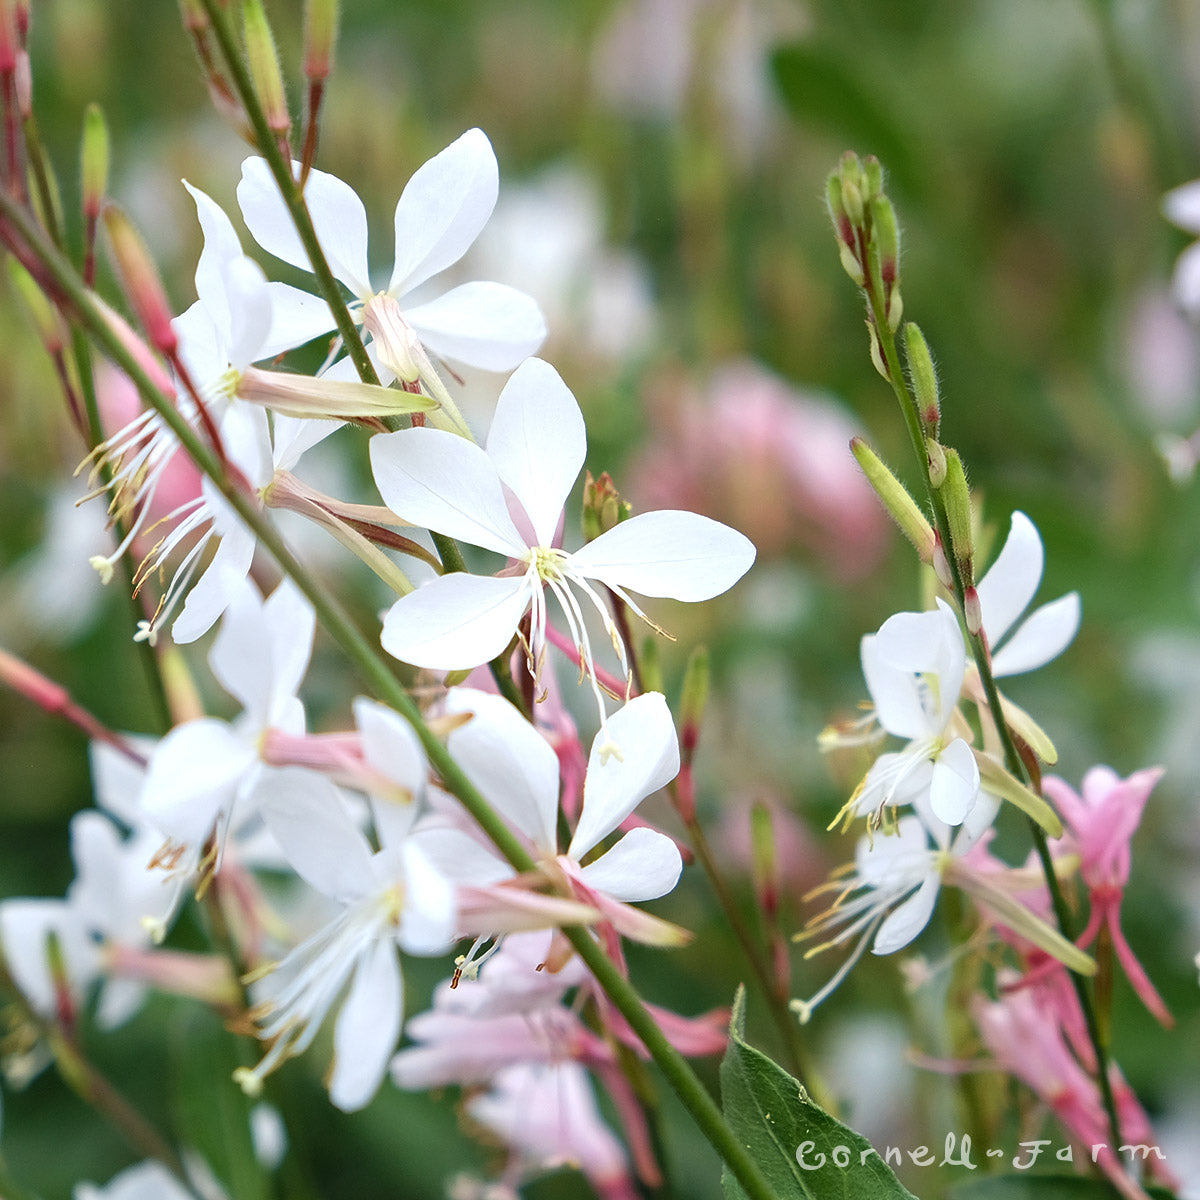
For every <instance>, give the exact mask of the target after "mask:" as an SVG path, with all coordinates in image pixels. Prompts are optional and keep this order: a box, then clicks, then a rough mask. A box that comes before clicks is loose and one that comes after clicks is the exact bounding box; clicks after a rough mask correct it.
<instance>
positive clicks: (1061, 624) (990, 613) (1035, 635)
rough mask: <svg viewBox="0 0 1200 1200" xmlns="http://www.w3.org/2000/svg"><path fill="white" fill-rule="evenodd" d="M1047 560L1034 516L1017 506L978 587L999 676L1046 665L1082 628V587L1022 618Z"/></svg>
mask: <svg viewBox="0 0 1200 1200" xmlns="http://www.w3.org/2000/svg"><path fill="white" fill-rule="evenodd" d="M1044 561H1045V553H1044V551H1043V549H1042V539H1041V538H1040V537H1039V536H1038V531H1037V529H1036V528H1035V526H1034V524H1033V522H1032V521H1031V520H1030V519H1029V518H1028V517H1027V516H1026V515H1025V514H1024V513H1023V512H1014V513H1013V515H1012V523H1011V525H1010V527H1009V531H1008V537H1007V538H1006V539H1005V542H1004V546H1003V548H1002V549H1001V551H1000V553H999V554H998V555H997V556H996V561H995V562H993V563H992V565H991V567H989V568H988V571H987V574H986V575H984V577H983V578H982V579H981V580H980V581H979V584H978V586H977V588H976V591H977V593H978V595H979V608H980V612H981V613H982V615H983V629H984V632H985V633H986V634H987V639H988V645H989V647H990V648H991V651H992V674H993V675H995V676H996V677H997V678H1000V677H1002V676H1005V675H1020V674H1022V673H1023V672H1025V671H1032V670H1034V669H1035V668H1036V667H1041V666H1044V665H1045V664H1046V663H1048V662H1049V661H1050V660H1051V659H1053V658H1056V657H1057V656H1058V655H1060V654H1061V653H1062V652H1063V651H1064V650H1065V649H1066V648H1067V646H1069V645H1070V644H1071V639H1072V638H1074V636H1075V634H1076V631H1077V630H1078V629H1079V593H1078V592H1068V593H1067V594H1066V595H1065V596H1060V597H1059V598H1058V599H1057V600H1053V601H1051V602H1050V603H1049V604H1043V605H1041V607H1039V608H1037V609H1035V610H1034V611H1033V612H1031V613H1030V614H1029V615H1028V616H1026V617H1025V618H1024V619H1020V618H1021V614H1022V613H1024V612H1025V610H1026V609H1027V608H1028V607H1029V604H1030V601H1032V600H1033V596H1034V593H1035V592H1036V591H1037V589H1038V584H1039V583H1041V581H1042V567H1043V564H1044Z"/></svg>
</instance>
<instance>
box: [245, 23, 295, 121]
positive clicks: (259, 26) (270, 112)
mask: <svg viewBox="0 0 1200 1200" xmlns="http://www.w3.org/2000/svg"><path fill="white" fill-rule="evenodd" d="M242 13H243V16H244V20H245V27H246V59H247V61H248V62H249V64H250V74H251V76H252V77H253V79H254V87H255V90H256V91H257V92H258V95H259V99H260V100H261V101H262V106H263V111H264V113H265V114H266V117H267V124H268V125H269V126H270V128H271V132H272V133H274V134H276V135H277V136H279V137H286V136H287V133H288V130H289V129H291V127H292V119H291V117H290V116H288V108H287V94H286V93H285V91H284V87H283V73H282V72H281V71H280V69H279V54H278V53H277V51H276V49H275V39H274V37H273V36H272V34H271V27H270V25H269V24H268V23H267V14H266V11H265V10H264V9H263V6H262V0H245V2H244V4H243V6H242Z"/></svg>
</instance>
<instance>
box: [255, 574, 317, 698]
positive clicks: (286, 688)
mask: <svg viewBox="0 0 1200 1200" xmlns="http://www.w3.org/2000/svg"><path fill="white" fill-rule="evenodd" d="M262 619H263V625H264V626H265V630H264V632H265V634H266V636H267V638H268V639H269V647H270V663H271V669H270V679H269V683H270V688H271V708H270V712H269V714H268V720H270V721H276V720H278V719H279V713H280V712H281V710H282V709H283V708H284V707H285V706H286V705H287V703H288V702H289V701H290V700H291V699H292V698H293V697H294V696H295V695H296V693H297V692H298V691H299V690H300V684H301V683H302V682H303V680H304V673H305V672H306V671H307V670H308V660H309V658H310V656H311V655H312V645H313V635H314V634H315V633H316V628H317V615H316V613H315V612H314V611H313V607H312V605H311V604H309V602H308V601H307V600H306V599H305V597H304V594H303V593H302V592H301V591H300V589H299V588H298V587H297V586H296V585H295V584H294V583H293V582H292V581H291V580H290V579H284V580H283V581H282V582H281V583H280V584H279V586H278V587H277V588H276V589H275V590H274V591H273V592H272V593H271V595H270V596H268V597H267V600H266V603H265V604H264V605H263V608H262Z"/></svg>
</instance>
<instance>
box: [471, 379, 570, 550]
mask: <svg viewBox="0 0 1200 1200" xmlns="http://www.w3.org/2000/svg"><path fill="white" fill-rule="evenodd" d="M586 453H587V430H586V429H585V428H584V424H583V414H582V413H581V412H580V411H579V405H578V404H577V403H576V402H575V397H574V396H572V395H571V392H570V390H569V389H568V388H567V385H566V384H565V383H563V381H562V377H561V376H560V375H559V373H558V372H557V371H556V370H555V369H554V368H553V367H552V366H551V365H550V364H549V363H548V362H543V361H542V360H541V359H540V358H530V359H526V361H525V362H523V363H522V364H521V365H520V366H519V367H518V368H517V369H516V370H515V371H514V372H513V373H512V378H511V379H509V381H508V383H507V384H505V386H504V390H503V391H502V392H501V393H500V399H499V400H498V401H497V402H496V415H495V417H494V418H493V420H492V428H491V431H490V432H489V433H488V439H487V455H488V458H490V459H491V460H492V462H493V463H494V464H495V467H496V471H497V472H498V473H499V475H500V478H501V479H502V480H503V481H504V482H505V483H506V484H507V485H508V487H509V488H511V489H512V492H513V494H514V495H515V496H516V497H517V499H518V500H520V502H521V504H522V506H523V507H524V509H525V512H526V514H527V515H528V517H529V519H530V521H531V522H532V524H533V529H534V534H535V536H536V538H537V542H536V544H537V545H539V546H549V545H550V544H551V542H552V541H553V539H554V532H555V529H556V528H557V526H558V519H559V517H560V516H561V515H562V511H563V506H564V505H565V504H566V502H567V496H568V495H569V494H570V491H571V488H572V486H573V485H574V483H575V480H576V479H577V478H578V476H579V472H580V470H581V469H582V467H583V459H584V455H585V454H586Z"/></svg>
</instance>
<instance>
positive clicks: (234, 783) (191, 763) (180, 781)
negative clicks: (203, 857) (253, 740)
mask: <svg viewBox="0 0 1200 1200" xmlns="http://www.w3.org/2000/svg"><path fill="white" fill-rule="evenodd" d="M256 761H257V756H256V755H255V753H254V751H253V750H252V749H251V748H250V747H248V746H247V745H246V744H245V743H244V742H243V741H242V740H241V739H240V738H239V737H237V735H236V734H235V733H234V732H233V730H232V729H230V728H229V726H228V725H226V724H225V723H224V722H223V721H217V720H215V719H213V718H211V717H202V718H200V719H199V720H196V721H188V722H187V723H186V724H184V725H179V726H177V727H176V728H174V729H172V730H171V732H170V733H168V734H167V736H166V737H165V738H163V740H162V741H161V742H159V744H158V749H157V750H155V752H154V755H153V757H152V758H151V759H150V765H149V768H148V769H147V771H146V781H145V784H144V786H143V788H142V800H141V807H142V809H143V810H144V811H145V813H146V814H147V815H148V816H149V817H150V819H151V820H152V821H153V822H154V824H155V825H157V826H158V827H159V828H160V829H162V830H163V832H164V833H167V834H169V835H170V836H171V837H173V838H174V839H175V840H176V841H179V842H184V843H188V844H195V843H199V842H201V841H203V840H204V838H206V837H207V836H208V834H209V832H210V831H211V830H212V825H213V822H214V821H215V820H216V817H217V814H218V813H219V812H221V811H222V810H224V811H226V812H228V811H229V809H230V808H231V807H232V806H233V802H234V799H235V798H236V796H237V792H238V787H239V785H240V784H241V782H242V780H243V778H244V776H245V774H246V772H247V771H248V770H249V769H250V767H252V766H253V765H254V763H255V762H256Z"/></svg>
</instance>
